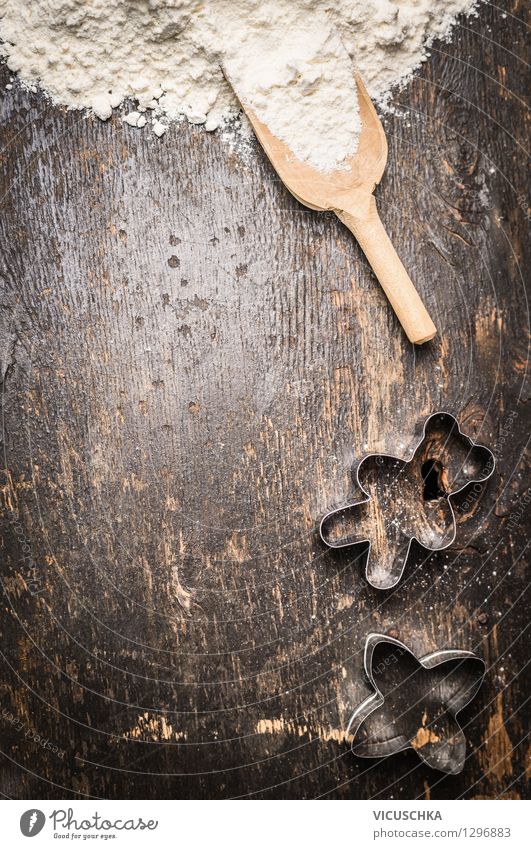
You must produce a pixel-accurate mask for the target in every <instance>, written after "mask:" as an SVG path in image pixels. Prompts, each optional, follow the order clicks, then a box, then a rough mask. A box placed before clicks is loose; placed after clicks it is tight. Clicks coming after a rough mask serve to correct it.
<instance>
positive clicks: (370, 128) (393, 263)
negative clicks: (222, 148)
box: [226, 73, 437, 345]
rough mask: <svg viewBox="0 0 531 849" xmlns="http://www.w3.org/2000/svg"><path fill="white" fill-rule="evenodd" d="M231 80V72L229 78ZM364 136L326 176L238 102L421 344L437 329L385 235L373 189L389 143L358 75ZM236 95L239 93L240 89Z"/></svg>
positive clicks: (289, 178)
mask: <svg viewBox="0 0 531 849" xmlns="http://www.w3.org/2000/svg"><path fill="white" fill-rule="evenodd" d="M226 76H227V79H228V81H229V82H231V84H232V81H231V79H230V74H227V73H226ZM356 85H357V89H358V100H359V107H360V118H361V133H360V137H359V143H358V149H357V151H356V153H355V154H354V155H353V156H351V157H350V158H349V159H347V160H346V164H347V166H348V167H347V168H343V169H338V170H336V171H332V172H326V173H323V172H321V171H317V170H316V169H315V168H312V166H311V165H308V164H306V163H303V162H300V161H299V160H297V159H296V158H295V155H294V154H293V152H292V151H291V150H290V148H289V147H288V146H287V145H286V144H285V143H284V142H283V141H281V140H280V139H279V138H277V137H276V136H274V135H273V134H272V133H271V132H270V130H269V128H268V127H267V126H266V125H265V124H263V123H262V122H261V121H259V120H258V118H257V117H256V115H255V114H254V113H253V111H252V110H251V109H250V108H249V107H248V106H247V105H246V104H245V102H244V101H240V102H241V104H242V108H243V109H244V111H245V113H246V115H247V117H248V118H249V120H250V122H251V124H252V126H253V129H254V131H255V133H256V135H257V137H258V140H259V141H260V143H261V145H262V147H263V148H264V150H265V152H266V154H267V156H268V157H269V159H270V161H271V164H272V165H273V167H274V168H275V170H276V172H277V174H278V175H279V177H280V178H281V180H282V181H283V183H284V184H285V185H286V187H287V188H288V189H289V190H290V192H291V193H292V194H293V195H294V196H295V197H296V198H297V200H299V201H300V202H301V203H303V204H305V205H306V206H309V207H310V208H311V209H317V210H321V211H324V210H331V211H333V212H335V214H336V215H337V216H338V218H339V219H340V220H341V221H342V222H343V224H346V226H347V227H348V228H349V230H350V231H351V232H352V233H353V234H354V236H355V237H356V239H357V240H358V242H359V244H360V245H361V248H362V250H363V252H364V253H365V256H366V257H367V259H368V260H369V262H370V264H371V266H372V269H373V271H374V273H375V274H376V276H377V278H378V280H379V281H380V283H381V285H382V288H383V290H384V292H385V294H386V295H387V297H388V298H389V301H390V302H391V306H392V307H393V309H394V311H395V313H396V315H397V316H398V319H399V321H400V323H401V325H402V327H403V328H404V330H405V332H406V335H407V337H408V339H409V340H410V341H411V342H414V343H415V344H416V345H422V343H423V342H427V341H428V340H429V339H433V337H434V336H435V334H436V333H437V329H436V327H435V325H434V323H433V321H432V320H431V318H430V316H429V315H428V312H427V310H426V308H425V306H424V304H423V303H422V301H421V299H420V297H419V295H418V292H417V290H416V289H415V287H414V285H413V283H412V282H411V280H410V278H409V275H408V273H407V271H406V269H405V268H404V266H403V265H402V263H401V261H400V259H399V257H398V254H397V253H396V251H395V249H394V248H393V245H392V244H391V240H390V239H389V236H388V235H387V233H386V232H385V229H384V227H383V224H382V222H381V221H380V217H379V215H378V210H377V209H376V200H375V198H374V196H373V191H374V189H375V187H376V186H377V184H378V183H379V182H380V180H381V178H382V174H383V172H384V169H385V164H386V162H387V140H386V138H385V133H384V130H383V127H382V124H381V122H380V119H379V118H378V115H377V114H376V110H375V108H374V106H373V104H372V101H371V99H370V97H369V95H368V94H367V90H366V88H365V86H364V84H363V81H362V80H361V77H360V76H359V75H358V74H357V75H356ZM236 95H238V91H237V90H236Z"/></svg>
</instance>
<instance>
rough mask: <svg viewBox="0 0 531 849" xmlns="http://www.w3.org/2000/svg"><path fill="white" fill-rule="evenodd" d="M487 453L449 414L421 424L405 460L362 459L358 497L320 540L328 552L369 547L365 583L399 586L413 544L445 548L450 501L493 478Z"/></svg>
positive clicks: (329, 518)
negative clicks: (418, 438)
mask: <svg viewBox="0 0 531 849" xmlns="http://www.w3.org/2000/svg"><path fill="white" fill-rule="evenodd" d="M494 466H495V459H494V455H493V453H492V451H490V450H489V449H488V448H485V446H483V445H478V444H476V443H474V442H473V441H472V439H470V438H469V437H468V436H466V435H465V434H464V433H463V432H462V431H461V429H460V427H459V424H458V422H457V419H456V418H455V417H454V416H452V415H451V414H450V413H443V412H440V413H434V414H433V415H431V416H429V417H428V418H427V419H426V421H425V422H424V425H423V428H422V433H421V436H420V440H419V441H418V442H416V444H415V446H414V448H413V450H412V451H411V453H410V455H409V458H408V459H405V460H404V459H400V458H399V457H394V456H392V455H389V454H368V455H366V456H365V457H364V458H363V459H362V460H361V461H360V462H359V463H358V465H357V466H356V467H355V468H354V470H353V477H354V483H355V485H356V487H357V489H358V490H360V491H361V493H362V496H361V497H360V498H359V499H358V500H356V501H354V502H351V503H349V504H346V505H345V506H343V507H340V508H338V509H336V510H332V511H331V512H330V513H328V514H327V515H326V516H325V517H324V518H323V519H322V521H321V524H320V527H319V533H320V535H321V539H322V540H323V542H324V543H325V544H326V545H327V546H329V547H330V548H345V547H346V546H352V545H364V546H368V556H367V565H366V577H367V581H368V582H369V583H370V584H371V585H372V586H373V587H375V588H376V589H380V590H387V589H391V587H394V586H395V585H396V584H397V583H398V582H399V581H400V579H401V577H402V575H403V573H404V569H405V567H406V563H407V559H408V557H409V553H410V548H411V543H412V541H413V540H416V541H417V542H418V543H420V544H421V545H422V546H423V547H424V548H427V549H428V550H429V551H439V550H441V549H443V548H447V547H448V546H449V545H451V544H452V543H453V542H454V540H455V536H456V521H455V514H454V509H453V507H452V503H451V501H450V498H451V496H453V495H457V493H458V492H461V490H463V489H464V488H465V487H467V486H469V485H470V484H472V483H476V484H479V483H482V482H484V481H486V480H487V479H488V478H490V476H491V475H492V473H493V471H494Z"/></svg>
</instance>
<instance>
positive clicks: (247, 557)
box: [0, 0, 531, 799]
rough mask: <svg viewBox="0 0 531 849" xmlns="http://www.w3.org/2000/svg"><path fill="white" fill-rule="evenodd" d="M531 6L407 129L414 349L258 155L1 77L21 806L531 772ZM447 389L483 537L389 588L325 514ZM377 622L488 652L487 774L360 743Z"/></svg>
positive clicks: (406, 114)
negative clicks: (530, 360)
mask: <svg viewBox="0 0 531 849" xmlns="http://www.w3.org/2000/svg"><path fill="white" fill-rule="evenodd" d="M504 14H506V16H505V17H504V16H503V15H504ZM525 14H526V4H525V3H523V2H521V1H520V0H504V2H501V3H500V4H497V5H491V4H484V5H483V6H482V7H481V10H480V14H479V16H478V17H477V18H473V19H470V20H468V21H464V22H462V25H461V26H460V27H459V28H458V29H457V31H456V34H455V38H454V41H453V43H452V44H451V45H447V44H444V45H441V44H438V45H436V46H435V47H434V49H433V51H432V57H431V59H430V62H429V63H428V64H427V65H425V66H424V67H423V68H422V70H421V72H420V73H419V74H418V75H417V77H416V78H415V79H414V80H413V81H412V82H411V84H410V85H409V86H408V87H407V88H406V89H404V90H403V91H402V92H401V93H400V95H399V96H398V99H397V102H396V110H395V114H391V115H389V116H388V117H387V118H386V120H385V128H386V132H387V134H388V139H389V147H390V155H389V165H388V168H387V171H386V175H385V176H384V179H383V182H382V184H381V186H380V188H379V189H378V192H377V194H378V203H379V208H380V211H381V214H382V218H383V220H384V223H385V225H386V228H387V230H388V232H389V234H390V236H391V238H392V240H393V243H394V244H395V246H396V248H397V251H398V253H399V255H400V256H401V257H402V259H403V261H404V264H405V265H406V268H407V269H408V271H409V272H410V273H411V276H412V277H413V279H414V280H415V282H416V284H417V286H418V288H419V290H420V292H421V294H422V297H423V299H424V300H425V302H426V304H427V306H428V309H429V311H430V313H431V315H432V316H433V318H434V321H435V323H436V325H437V327H438V329H439V336H438V337H437V338H436V339H435V340H434V341H433V343H429V344H428V345H426V346H425V347H424V348H423V349H421V350H415V349H414V348H413V346H411V345H410V344H409V343H407V340H406V339H405V337H404V335H403V334H402V333H401V332H400V328H399V325H398V322H397V320H396V318H395V316H394V315H393V313H392V311H391V310H390V309H389V306H388V304H387V302H386V299H385V296H384V294H383V293H382V291H381V290H380V288H379V286H378V285H377V283H376V281H375V279H374V277H373V276H372V274H371V272H370V269H369V268H368V265H367V263H366V261H365V260H364V259H363V257H362V254H361V252H360V250H359V248H358V246H357V245H356V244H355V243H354V242H353V239H352V236H351V235H350V234H349V232H348V231H347V229H346V228H345V227H343V226H342V225H341V223H340V222H339V221H338V220H337V219H336V218H335V217H334V216H332V215H330V216H329V215H320V214H318V213H314V212H311V211H309V210H306V209H304V208H303V207H301V206H300V205H299V204H298V203H297V202H296V201H295V200H294V199H293V198H292V197H291V196H290V195H289V193H288V192H287V191H286V190H285V189H284V187H283V186H282V185H281V184H280V183H279V181H278V180H277V179H275V176H274V174H273V172H272V170H271V167H270V166H269V164H268V162H267V161H266V159H265V156H264V155H263V154H262V153H261V151H260V150H259V149H258V148H257V147H256V146H254V147H252V149H251V150H250V152H249V153H248V154H247V156H246V157H244V156H242V155H241V154H240V153H239V152H238V151H237V150H234V149H231V148H230V146H228V145H227V144H226V143H224V142H223V141H222V140H221V139H220V138H219V137H218V136H217V135H215V134H214V135H209V134H206V133H205V132H203V131H202V130H201V129H200V128H193V127H189V126H176V127H172V128H170V130H169V131H168V133H167V134H166V136H165V137H164V139H163V140H157V139H155V138H152V137H151V136H150V135H149V133H147V132H145V133H141V132H139V131H137V130H135V129H133V128H130V127H128V126H124V125H123V124H122V123H121V121H120V119H119V117H118V116H116V117H115V118H113V119H112V121H110V122H108V123H107V124H102V123H101V122H99V121H97V120H92V119H90V118H86V117H84V116H83V115H81V114H78V113H71V112H70V113H65V112H64V111H63V110H61V109H59V108H56V107H53V106H52V105H50V104H49V103H47V102H46V101H45V99H44V98H43V97H42V95H40V94H37V93H31V92H27V91H24V90H22V89H21V88H20V86H18V85H15V87H14V90H13V91H12V92H9V93H7V92H6V96H5V97H4V98H3V101H2V105H1V126H2V145H1V162H0V164H1V175H2V177H1V179H2V210H3V215H2V222H1V228H2V249H1V259H0V263H1V264H0V273H1V280H2V289H3V310H2V317H3V318H2V321H3V333H2V336H1V352H0V353H1V372H0V377H1V378H2V398H3V408H4V413H3V416H4V417H3V429H2V438H3V445H2V448H3V458H4V462H3V465H5V470H4V475H3V481H2V494H3V499H4V506H5V508H6V509H5V510H4V512H3V535H2V580H3V589H4V595H3V605H2V607H3V610H2V619H1V622H2V647H1V648H2V658H3V659H2V664H3V670H2V683H1V706H2V714H1V717H0V729H1V735H2V746H1V748H2V752H3V754H2V762H1V779H0V790H1V791H2V793H3V794H4V795H6V796H11V797H16V798H25V797H26V798H64V797H73V798H75V797H76V796H92V797H101V798H120V797H129V798H151V797H158V798H170V797H175V798H219V797H235V796H250V797H254V798H272V797H286V798H311V797H316V796H326V797H327V798H336V799H342V798H351V797H360V798H368V797H377V798H388V797H390V796H393V797H394V798H401V797H402V798H416V797H421V798H424V797H431V798H447V797H448V798H455V797H460V796H464V797H467V798H494V797H498V796H505V797H510V798H513V797H518V796H521V795H523V794H524V792H525V780H524V775H525V767H526V752H527V745H526V742H525V729H526V723H525V708H524V707H523V705H524V700H525V698H526V687H525V686H524V675H525V664H526V662H527V656H528V650H527V640H526V636H525V634H524V631H525V628H526V625H527V618H528V615H527V609H526V605H525V590H526V581H525V571H524V563H525V547H526V538H527V533H526V527H527V522H528V504H529V501H530V500H531V495H530V493H529V489H528V483H529V477H528V476H527V474H528V473H527V465H526V459H525V453H524V452H525V447H526V441H527V437H528V431H529V418H528V414H527V403H528V400H529V388H528V384H527V357H528V307H527V300H526V293H525V279H524V278H525V273H526V269H527V268H528V266H529V256H528V247H529V245H528V242H527V241H526V239H527V234H528V228H529V209H528V195H527V188H526V173H527V172H526V165H527V161H526V155H525V148H526V143H527V139H528V137H529V136H528V126H527V124H528V112H527V111H526V108H525V104H524V98H525V94H526V89H527V82H528V81H527V80H526V77H525V70H526V66H525V64H524V59H525V58H526V47H525V41H524V38H525V35H526V24H525V21H524V18H525ZM2 79H3V81H4V82H6V81H7V74H6V73H5V69H4V70H3V75H2ZM526 260H527V262H526ZM438 409H446V410H449V411H450V412H452V413H454V414H455V415H457V416H458V417H459V419H460V421H461V424H462V425H463V427H464V429H465V430H466V432H467V433H469V434H470V435H471V436H472V437H473V438H475V439H477V440H479V441H482V442H484V443H485V444H487V445H489V446H490V447H491V448H492V449H493V451H494V452H495V454H496V457H497V461H498V468H497V471H496V473H495V475H494V477H493V478H492V479H491V481H490V482H489V484H488V485H487V487H486V488H485V489H481V491H480V492H475V491H473V492H468V493H467V492H465V493H463V494H462V495H461V496H460V497H459V499H458V501H459V503H458V505H457V509H458V515H459V527H458V536H457V542H456V544H455V545H453V546H452V548H451V549H450V550H448V551H446V552H441V553H435V554H430V555H429V556H423V554H422V552H421V551H420V550H419V551H418V552H417V558H416V562H415V563H414V564H413V565H412V566H411V567H409V568H408V573H407V574H406V576H405V578H404V580H403V581H402V583H401V584H400V585H399V586H398V588H397V589H396V590H394V591H393V592H390V593H378V592H377V591H375V590H373V589H372V588H371V587H369V586H367V585H366V584H365V582H364V581H363V578H362V575H363V564H362V563H361V562H356V560H354V558H353V555H352V554H351V553H349V552H348V551H346V552H343V553H337V552H336V553H334V552H329V551H328V550H325V548H324V546H323V545H322V544H321V543H320V542H319V541H318V539H317V536H316V534H315V529H316V526H317V524H318V521H319V519H320V517H321V516H322V515H323V514H324V513H326V512H327V511H328V510H331V509H333V508H334V507H336V506H338V505H339V504H341V503H344V502H345V501H346V500H347V498H348V497H349V495H350V494H351V489H352V483H351V479H350V468H351V466H352V464H353V462H354V461H355V459H357V458H359V457H360V456H361V455H362V454H363V453H365V452H366V451H367V450H371V451H374V452H383V453H385V452H392V453H399V452H400V449H401V447H402V446H403V445H407V444H409V442H410V439H411V435H412V434H413V433H414V431H415V427H416V426H417V424H418V422H419V421H420V420H422V418H423V417H425V416H426V415H428V414H429V413H430V412H433V411H435V410H438ZM371 630H380V631H384V632H387V633H389V634H391V635H393V636H395V637H397V638H399V639H401V640H404V641H406V642H407V643H408V644H409V645H410V646H411V648H412V649H413V650H414V651H416V652H417V653H418V654H425V653H427V652H428V651H430V650H435V649H437V648H443V647H445V646H453V647H459V648H463V649H473V650H476V651H478V652H479V653H481V654H482V656H483V657H484V658H485V660H486V662H487V665H488V667H489V669H488V674H487V679H486V681H485V684H484V686H483V688H482V690H481V692H480V694H479V696H478V697H477V698H476V700H475V701H474V703H473V704H472V705H471V706H470V707H469V708H468V709H467V711H466V714H463V715H462V720H463V723H464V726H465V731H466V734H467V738H468V759H467V762H466V765H465V769H464V771H463V773H462V774H461V775H460V776H456V777H444V776H442V775H440V774H438V773H435V772H432V771H430V770H429V769H428V768H427V767H425V766H423V765H422V764H420V762H418V760H417V759H416V758H415V755H414V754H413V753H412V752H409V753H404V754H403V755H400V756H396V757H394V758H393V759H392V760H388V761H386V762H385V763H382V762H378V761H374V762H367V761H361V760H359V759H356V758H355V757H354V756H353V755H352V754H351V753H350V751H349V749H348V747H347V745H346V744H345V743H344V740H343V736H344V735H343V731H342V728H343V727H344V723H345V720H346V719H347V718H348V716H349V714H350V712H351V711H352V709H353V708H354V707H355V706H356V704H357V703H358V702H359V701H360V700H361V699H362V698H363V697H364V696H365V695H366V693H367V692H368V688H367V686H366V684H365V682H364V680H363V674H362V649H363V643H364V639H365V636H366V634H367V633H368V632H369V631H371ZM35 735H40V737H41V738H42V739H41V740H40V741H39V740H37V739H36V737H35ZM42 740H49V744H50V746H52V747H56V748H57V749H58V751H56V752H54V751H53V749H51V748H47V747H46V745H45V744H44V743H43V742H42Z"/></svg>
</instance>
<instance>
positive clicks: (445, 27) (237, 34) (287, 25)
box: [0, 0, 477, 171]
mask: <svg viewBox="0 0 531 849" xmlns="http://www.w3.org/2000/svg"><path fill="white" fill-rule="evenodd" d="M476 2H477V0H437V2H434V0H400V2H395V1H394V0H334V2H331V0H210V2H208V0H205V2H200V0H0V38H1V39H2V44H1V45H0V54H2V55H3V56H5V58H6V61H7V64H8V67H9V68H10V69H11V70H12V71H13V72H16V73H18V74H19V76H20V78H21V79H22V80H23V82H24V83H25V84H27V85H30V86H40V87H42V88H43V89H44V91H45V92H47V94H48V95H49V96H50V97H51V98H52V99H53V100H54V101H55V102H56V103H59V104H64V105H65V106H68V107H71V108H75V109H85V108H88V109H90V110H92V111H93V112H94V113H95V114H96V115H97V116H98V117H99V118H101V119H102V120H106V119H107V118H109V117H110V116H111V114H112V110H113V109H114V108H116V107H118V106H119V105H120V104H121V103H122V101H124V100H125V99H132V100H133V101H134V102H135V109H134V111H132V112H130V113H129V114H128V115H126V116H125V117H124V120H125V121H126V122H127V123H128V124H129V125H131V126H134V127H138V128H140V127H142V126H145V125H146V123H147V120H146V115H150V116H151V121H150V124H151V127H152V129H153V131H154V132H155V134H156V135H159V136H160V135H162V134H163V133H164V132H165V130H166V127H167V125H168V123H169V122H171V121H173V120H179V119H183V118H186V119H188V121H190V122H191V123H193V124H204V126H205V128H206V129H207V130H215V129H216V128H218V127H219V126H220V125H223V124H225V123H226V122H227V121H231V120H233V119H235V117H236V116H237V115H238V112H239V109H238V104H237V101H236V99H235V97H234V95H233V93H232V91H231V89H230V87H229V86H228V84H227V82H226V80H225V78H224V76H223V73H222V71H221V65H223V66H224V67H225V68H226V69H227V70H228V71H229V75H230V77H231V79H233V81H234V82H235V83H237V87H238V90H239V92H243V93H244V94H245V100H246V101H248V102H249V104H250V105H251V106H252V108H253V109H254V111H255V112H256V114H257V115H258V117H259V118H261V119H262V120H264V121H265V122H266V123H267V124H268V125H269V126H270V128H271V129H272V131H273V132H274V133H275V134H276V135H277V136H279V137H280V138H282V139H283V140H284V141H286V142H287V143H288V144H289V145H290V147H291V148H292V150H293V151H294V152H295V154H296V155H297V156H298V157H299V158H300V159H301V160H303V161H308V162H310V163H311V164H313V165H314V166H315V167H318V168H321V169H322V170H325V171H326V170H328V169H330V168H332V167H335V166H337V165H338V164H340V163H341V162H343V160H344V159H345V157H346V156H347V155H348V154H350V153H352V152H354V150H355V148H356V143H357V136H358V133H359V129H360V128H359V118H358V110H357V101H356V91H355V87H354V86H353V81H352V66H351V62H354V64H355V65H356V67H357V68H358V69H359V71H360V72H361V74H362V76H363V77H364V80H365V83H366V85H367V87H368V89H369V93H370V94H371V95H372V96H373V97H374V98H375V99H377V100H382V99H385V97H386V96H387V95H388V94H389V91H390V89H391V87H392V86H394V85H396V84H397V83H399V82H401V81H403V80H404V79H406V78H407V77H408V76H409V75H410V74H411V72H412V71H413V70H414V69H415V68H416V67H418V65H419V64H420V63H421V62H422V61H423V59H424V58H425V56H426V49H427V47H428V46H429V44H430V42H431V41H432V40H433V38H435V37H438V36H440V37H446V36H448V34H449V32H450V30H451V27H452V25H453V23H454V21H455V17H456V16H457V15H458V14H459V13H460V12H470V11H472V9H473V8H474V7H475V5H476Z"/></svg>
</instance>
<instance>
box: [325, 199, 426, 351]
mask: <svg viewBox="0 0 531 849" xmlns="http://www.w3.org/2000/svg"><path fill="white" fill-rule="evenodd" d="M336 215H337V216H338V218H339V219H340V220H341V221H342V222H343V224H345V225H346V226H347V227H348V229H349V230H350V231H351V233H353V235H354V236H355V237H356V239H357V240H358V242H359V244H360V247H361V249H362V251H363V253H364V254H365V256H366V257H367V259H368V261H369V263H370V265H371V267H372V270H373V271H374V273H375V274H376V277H377V278H378V280H379V281H380V284H381V286H382V289H383V290H384V292H385V294H386V295H387V297H388V298H389V302H390V304H391V306H392V307H393V309H394V311H395V313H396V315H397V317H398V320H399V322H400V324H401V325H402V327H403V328H404V330H405V333H406V336H407V338H408V339H409V341H410V342H413V344H415V345H422V344H423V342H428V341H429V340H430V339H433V337H434V336H435V334H436V333H437V328H436V327H435V325H434V323H433V321H432V320H431V318H430V316H429V314H428V311H427V310H426V307H425V306H424V304H423V303H422V301H421V299H420V296H419V293H418V292H417V290H416V289H415V287H414V285H413V283H412V282H411V279H410V277H409V274H408V273H407V271H406V269H405V268H404V266H403V265H402V262H401V261H400V258H399V256H398V254H397V252H396V251H395V249H394V247H393V245H392V243H391V240H390V238H389V236H388V235H387V233H386V231H385V228H384V226H383V224H382V222H381V221H380V216H379V215H378V210H377V208H376V200H375V198H374V196H373V195H371V200H370V203H369V206H368V212H367V213H366V214H364V216H363V217H361V218H360V217H358V216H357V215H353V214H351V213H350V212H346V211H341V210H336Z"/></svg>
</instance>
